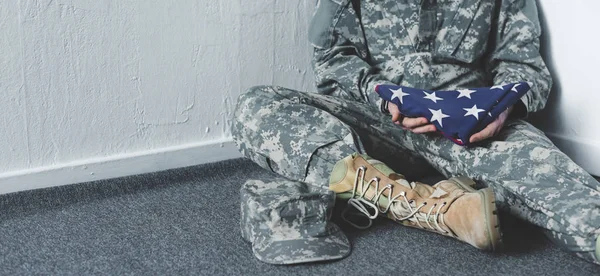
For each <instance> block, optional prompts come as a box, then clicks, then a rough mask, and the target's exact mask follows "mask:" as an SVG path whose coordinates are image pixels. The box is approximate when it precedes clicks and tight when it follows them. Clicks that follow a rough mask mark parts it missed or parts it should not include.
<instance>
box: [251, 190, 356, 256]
mask: <svg viewBox="0 0 600 276" xmlns="http://www.w3.org/2000/svg"><path fill="white" fill-rule="evenodd" d="M240 194H241V230H242V237H243V238H244V239H245V240H247V241H249V242H251V243H252V251H253V252H254V255H255V256H256V257H257V258H258V259H259V260H261V261H263V262H266V263H270V264H296V263H305V262H315V261H325V260H335V259H341V258H344V257H346V256H348V254H350V242H349V241H348V238H347V237H346V235H345V234H344V233H343V232H342V231H341V230H340V228H339V227H338V226H337V225H335V224H334V223H333V222H331V221H330V220H329V219H330V217H331V214H332V211H333V205H334V200H335V195H334V194H333V193H332V192H331V191H329V190H327V189H320V188H315V187H312V186H311V187H309V185H307V184H304V183H301V182H295V181H289V180H277V181H272V182H268V183H265V182H263V181H260V180H248V181H246V183H245V184H244V185H243V186H242V188H241V191H240Z"/></svg>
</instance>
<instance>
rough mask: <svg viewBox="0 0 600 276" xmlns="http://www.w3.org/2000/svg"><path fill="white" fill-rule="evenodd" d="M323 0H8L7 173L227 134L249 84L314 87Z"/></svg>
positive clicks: (2, 55) (1, 77)
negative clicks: (315, 29)
mask: <svg viewBox="0 0 600 276" xmlns="http://www.w3.org/2000/svg"><path fill="white" fill-rule="evenodd" d="M313 6H314V1H296V0H253V1H242V0H0V30H2V31H1V32H0V92H1V93H2V96H1V97H0V126H1V129H0V131H1V132H0V153H1V156H2V157H1V158H0V176H1V175H2V173H4V174H5V175H7V174H11V173H12V174H14V173H15V172H19V171H21V170H28V169H38V168H46V167H48V168H51V167H53V166H61V165H62V164H69V163H72V162H79V163H81V164H85V163H86V161H85V160H88V159H94V160H97V159H98V158H100V159H102V158H113V157H114V156H119V155H123V154H130V155H135V154H136V153H138V152H145V151H155V150H158V149H161V148H169V147H173V146H181V145H186V144H190V143H198V142H207V143H210V142H211V141H221V140H223V139H224V138H225V139H226V138H227V137H229V136H230V133H229V129H228V127H229V125H228V118H229V117H230V114H231V112H232V109H233V107H234V104H235V100H236V98H237V96H238V95H239V93H240V92H241V91H242V90H244V89H247V88H249V87H250V86H252V85H256V84H277V85H283V86H287V87H291V88H296V89H302V90H311V89H312V85H313V84H312V79H313V77H312V75H311V73H310V59H309V57H310V47H309V44H308V42H307V41H306V32H307V26H308V23H309V20H310V15H311V14H312V10H313ZM199 158H200V157H199ZM199 163H201V161H199ZM122 170H127V168H123V169H122ZM125 174H126V172H125ZM0 178H1V177H0Z"/></svg>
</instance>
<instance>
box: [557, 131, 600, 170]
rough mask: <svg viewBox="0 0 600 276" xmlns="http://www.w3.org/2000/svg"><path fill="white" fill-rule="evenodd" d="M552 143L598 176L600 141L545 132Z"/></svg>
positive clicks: (599, 168)
mask: <svg viewBox="0 0 600 276" xmlns="http://www.w3.org/2000/svg"><path fill="white" fill-rule="evenodd" d="M546 135H548V137H549V138H550V140H552V142H554V144H555V145H556V146H557V147H558V148H559V149H561V150H562V151H563V152H565V153H566V154H567V155H569V157H571V159H573V161H575V163H577V164H579V165H580V166H581V167H582V168H584V169H585V170H586V171H588V172H589V173H590V174H592V175H595V176H600V142H598V141H593V140H588V139H581V138H574V137H567V136H564V135H561V134H556V133H546Z"/></svg>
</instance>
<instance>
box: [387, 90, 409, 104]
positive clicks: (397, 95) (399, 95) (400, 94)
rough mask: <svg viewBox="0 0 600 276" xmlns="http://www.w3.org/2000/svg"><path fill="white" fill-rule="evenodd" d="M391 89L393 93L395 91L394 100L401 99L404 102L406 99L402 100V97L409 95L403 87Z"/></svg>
mask: <svg viewBox="0 0 600 276" xmlns="http://www.w3.org/2000/svg"><path fill="white" fill-rule="evenodd" d="M390 91H392V93H394V95H392V100H394V99H395V98H398V99H400V103H401V104H404V101H402V98H403V97H404V96H408V95H409V94H408V93H404V91H402V88H398V89H396V90H394V89H390Z"/></svg>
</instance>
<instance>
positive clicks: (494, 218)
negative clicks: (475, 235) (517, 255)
mask: <svg viewBox="0 0 600 276" xmlns="http://www.w3.org/2000/svg"><path fill="white" fill-rule="evenodd" d="M477 193H479V195H480V196H481V199H482V200H483V202H484V204H483V207H484V208H483V215H484V217H485V219H486V225H487V231H488V238H489V242H490V247H491V248H488V249H489V250H491V251H496V250H498V249H499V248H500V247H501V246H502V233H501V232H500V220H499V219H498V210H497V209H496V197H495V196H494V191H493V190H492V189H491V188H485V189H481V190H479V191H477Z"/></svg>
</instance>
